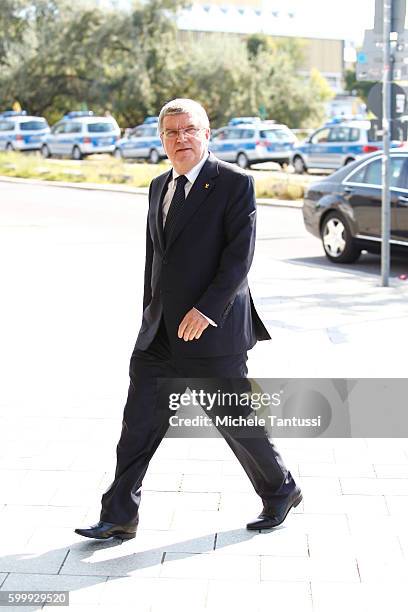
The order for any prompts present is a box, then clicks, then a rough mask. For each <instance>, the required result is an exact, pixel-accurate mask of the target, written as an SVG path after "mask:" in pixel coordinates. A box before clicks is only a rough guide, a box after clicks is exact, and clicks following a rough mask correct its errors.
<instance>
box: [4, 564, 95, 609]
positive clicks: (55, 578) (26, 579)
mask: <svg viewBox="0 0 408 612" xmlns="http://www.w3.org/2000/svg"><path fill="white" fill-rule="evenodd" d="M106 580H107V576H105V577H97V576H61V575H54V574H37V575H36V574H19V573H15V574H10V575H9V576H8V578H7V580H6V581H5V583H4V584H3V587H2V590H6V591H14V590H21V591H69V607H71V605H75V604H81V605H88V604H94V605H95V604H99V603H101V602H103V593H104V591H105V588H104V587H105V582H106ZM54 607H55V606H46V608H45V609H48V608H54ZM24 609H25V607H24Z"/></svg>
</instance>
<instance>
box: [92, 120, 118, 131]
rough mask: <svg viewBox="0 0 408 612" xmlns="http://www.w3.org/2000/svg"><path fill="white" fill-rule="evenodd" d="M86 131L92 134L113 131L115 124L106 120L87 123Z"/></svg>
mask: <svg viewBox="0 0 408 612" xmlns="http://www.w3.org/2000/svg"><path fill="white" fill-rule="evenodd" d="M87 127H88V132H89V133H91V134H94V133H95V132H113V131H114V129H115V126H114V125H113V123H108V122H106V121H101V122H100V123H89V124H88V126H87Z"/></svg>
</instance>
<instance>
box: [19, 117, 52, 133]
mask: <svg viewBox="0 0 408 612" xmlns="http://www.w3.org/2000/svg"><path fill="white" fill-rule="evenodd" d="M46 127H47V123H46V122H45V121H38V120H35V121H23V122H22V123H20V129H21V130H22V131H23V132H25V131H28V130H45V129H46Z"/></svg>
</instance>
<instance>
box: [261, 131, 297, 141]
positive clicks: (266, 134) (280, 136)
mask: <svg viewBox="0 0 408 612" xmlns="http://www.w3.org/2000/svg"><path fill="white" fill-rule="evenodd" d="M259 135H260V137H261V138H266V140H270V141H272V142H278V141H279V142H288V141H289V142H293V140H294V136H293V135H292V133H291V132H289V130H281V129H274V130H261V131H260V132H259Z"/></svg>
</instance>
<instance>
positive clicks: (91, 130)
mask: <svg viewBox="0 0 408 612" xmlns="http://www.w3.org/2000/svg"><path fill="white" fill-rule="evenodd" d="M119 138H120V128H119V126H118V124H117V123H116V120H115V119H114V118H113V117H111V116H109V117H98V116H95V115H94V114H93V112H92V111H72V112H70V113H67V114H66V115H64V117H63V118H62V119H61V121H58V123H56V124H55V125H54V126H53V127H52V128H51V132H50V133H49V134H48V135H47V136H45V138H44V139H43V143H42V146H41V153H42V155H43V157H51V156H52V155H61V156H69V157H71V158H72V159H77V160H79V159H82V158H83V157H85V156H86V155H93V154H94V153H113V152H114V150H115V147H116V143H117V141H118V140H119Z"/></svg>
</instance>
